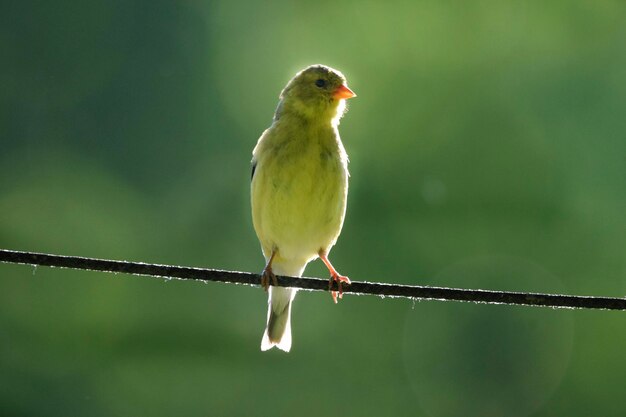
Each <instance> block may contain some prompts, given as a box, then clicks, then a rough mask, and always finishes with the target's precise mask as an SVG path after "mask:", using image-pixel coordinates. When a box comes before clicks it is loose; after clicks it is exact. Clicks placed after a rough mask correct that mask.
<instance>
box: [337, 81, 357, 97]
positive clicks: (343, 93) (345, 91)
mask: <svg viewBox="0 0 626 417" xmlns="http://www.w3.org/2000/svg"><path fill="white" fill-rule="evenodd" d="M333 97H334V98H336V99H337V100H341V99H344V98H352V97H356V94H354V92H353V91H352V90H350V89H349V88H348V87H346V86H345V85H343V84H341V85H340V86H339V87H337V89H336V90H335V92H334V93H333Z"/></svg>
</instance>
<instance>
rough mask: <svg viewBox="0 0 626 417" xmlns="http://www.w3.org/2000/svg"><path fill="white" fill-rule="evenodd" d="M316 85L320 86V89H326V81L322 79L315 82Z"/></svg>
mask: <svg viewBox="0 0 626 417" xmlns="http://www.w3.org/2000/svg"><path fill="white" fill-rule="evenodd" d="M315 85H316V86H318V87H319V88H323V87H326V80H322V79H321V78H320V79H319V80H317V81H315Z"/></svg>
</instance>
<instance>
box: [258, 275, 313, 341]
mask: <svg viewBox="0 0 626 417" xmlns="http://www.w3.org/2000/svg"><path fill="white" fill-rule="evenodd" d="M305 265H306V264H305ZM273 269H274V273H275V274H276V275H288V276H301V275H302V272H303V270H304V266H300V265H299V266H298V267H297V268H295V267H294V268H287V267H285V265H280V264H277V265H274V266H273ZM296 291H297V290H296V289H295V288H283V287H273V286H272V287H270V289H269V300H268V302H267V303H268V307H267V326H266V327H265V333H263V339H262V340H261V350H262V351H266V350H268V349H271V348H273V347H274V346H276V347H277V348H278V349H280V350H283V351H285V352H289V350H290V349H291V302H292V301H293V298H294V297H295V296H296Z"/></svg>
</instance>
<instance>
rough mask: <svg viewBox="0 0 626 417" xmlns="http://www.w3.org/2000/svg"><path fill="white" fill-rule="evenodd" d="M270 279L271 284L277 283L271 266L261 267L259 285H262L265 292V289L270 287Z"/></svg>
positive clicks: (275, 284)
mask: <svg viewBox="0 0 626 417" xmlns="http://www.w3.org/2000/svg"><path fill="white" fill-rule="evenodd" d="M270 280H271V281H272V285H274V286H277V285H278V279H276V275H274V272H273V271H272V267H271V266H269V265H268V266H266V267H265V269H263V273H262V274H261V287H263V289H264V290H265V292H267V289H268V288H269V287H270Z"/></svg>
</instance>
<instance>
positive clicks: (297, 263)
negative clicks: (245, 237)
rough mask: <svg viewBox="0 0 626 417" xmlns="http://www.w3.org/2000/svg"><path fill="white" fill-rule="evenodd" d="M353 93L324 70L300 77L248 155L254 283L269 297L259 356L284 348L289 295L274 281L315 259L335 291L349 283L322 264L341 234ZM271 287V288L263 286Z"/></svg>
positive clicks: (305, 72)
mask: <svg viewBox="0 0 626 417" xmlns="http://www.w3.org/2000/svg"><path fill="white" fill-rule="evenodd" d="M355 96H356V94H355V93H354V92H353V91H352V90H350V88H348V85H347V81H346V78H345V76H344V75H343V74H342V73H341V72H340V71H338V70H336V69H333V68H331V67H328V66H326V65H321V64H316V65H311V66H308V67H306V68H304V69H303V70H301V71H299V72H298V73H297V74H296V75H295V76H294V77H293V78H292V79H291V80H290V81H289V82H288V83H287V85H286V86H285V88H284V89H283V90H282V92H281V93H280V96H279V103H278V106H277V108H276V111H275V114H274V118H273V120H272V124H271V125H270V127H269V128H268V129H266V130H265V131H264V132H263V134H262V135H261V137H260V138H259V139H258V142H257V144H256V146H255V147H254V150H253V152H252V176H251V209H252V222H253V225H254V229H255V231H256V234H257V237H258V239H259V242H260V244H261V248H262V251H263V256H264V257H265V261H266V264H265V268H264V269H263V273H262V275H261V285H262V286H263V288H264V289H265V290H266V291H268V288H269V296H268V311H267V322H266V328H265V332H264V334H263V338H262V340H261V350H262V351H266V350H268V349H270V348H272V347H274V346H276V347H277V348H278V349H281V350H283V351H285V352H289V351H290V349H291V344H292V340H291V304H292V302H293V299H294V297H295V295H296V291H297V290H296V289H294V288H284V287H278V286H277V280H276V275H285V276H294V277H300V276H302V273H303V272H304V269H305V267H306V265H307V264H308V263H309V262H311V261H313V260H315V259H317V258H320V259H321V260H322V261H323V262H324V264H325V265H326V267H327V268H328V271H329V272H330V280H329V289H330V288H332V284H333V281H336V282H337V287H338V288H337V289H338V290H339V291H331V295H332V298H333V300H334V302H335V303H337V297H338V296H339V298H341V296H342V284H344V283H345V284H346V285H349V284H350V280H349V278H348V277H346V276H343V275H341V274H339V273H338V272H337V270H336V269H335V268H334V267H333V265H332V264H331V263H330V261H329V259H328V255H329V252H330V250H331V248H332V247H333V246H334V244H335V243H336V242H337V238H338V237H339V234H340V233H341V228H342V227H343V221H344V218H345V214H346V202H347V197H348V177H349V174H348V155H347V153H346V151H345V149H344V146H343V144H342V142H341V139H340V137H339V131H338V126H339V121H340V119H341V117H342V116H343V115H344V113H345V112H346V109H347V107H346V100H347V99H349V98H352V97H355ZM270 282H271V284H272V285H271V287H270Z"/></svg>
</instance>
